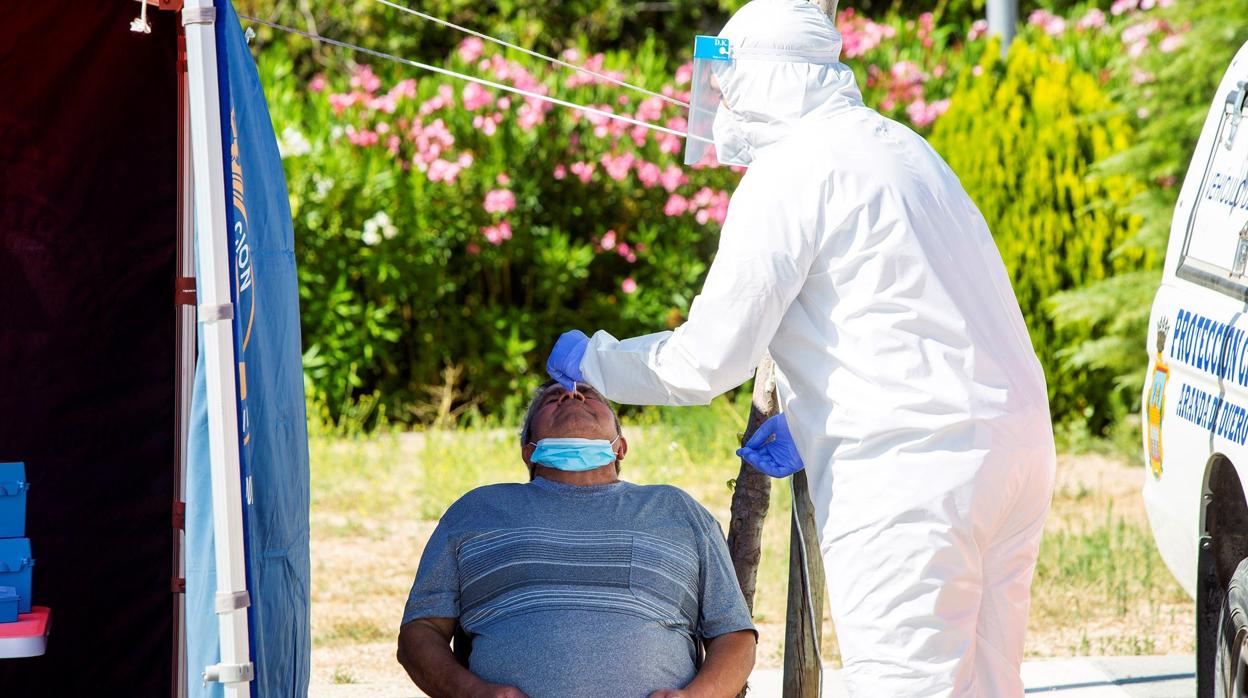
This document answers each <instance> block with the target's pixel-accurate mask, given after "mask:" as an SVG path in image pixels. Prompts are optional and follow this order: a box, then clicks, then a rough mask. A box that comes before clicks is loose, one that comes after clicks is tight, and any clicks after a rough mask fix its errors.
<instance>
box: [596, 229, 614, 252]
mask: <svg viewBox="0 0 1248 698" xmlns="http://www.w3.org/2000/svg"><path fill="white" fill-rule="evenodd" d="M614 247H615V231H614V230H608V231H607V232H605V233H603V234H602V240H600V241H599V242H598V249H599V250H600V251H604V250H610V249H613V248H614Z"/></svg>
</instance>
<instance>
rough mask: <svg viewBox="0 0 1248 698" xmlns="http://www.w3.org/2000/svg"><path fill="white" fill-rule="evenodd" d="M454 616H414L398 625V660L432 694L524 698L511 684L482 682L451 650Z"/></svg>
mask: <svg viewBox="0 0 1248 698" xmlns="http://www.w3.org/2000/svg"><path fill="white" fill-rule="evenodd" d="M454 633H455V619H454V618H417V619H416V620H413V621H409V622H408V623H405V624H404V625H403V627H402V628H400V629H399V652H398V659H399V664H402V665H403V668H404V669H405V670H406V671H407V675H408V676H410V677H412V682H413V683H415V684H416V685H417V686H419V687H420V689H421V690H422V691H424V692H425V693H427V694H429V695H430V696H433V698H526V696H525V695H524V693H522V692H521V691H520V689H518V688H515V687H514V686H500V685H498V684H492V683H486V682H485V681H482V680H481V679H479V678H477V677H476V676H475V675H474V674H473V673H472V672H471V671H468V670H467V669H465V668H464V667H462V666H460V664H459V662H458V661H456V659H455V655H454V654H453V653H452V652H451V645H450V642H451V636H452V635H453V634H454Z"/></svg>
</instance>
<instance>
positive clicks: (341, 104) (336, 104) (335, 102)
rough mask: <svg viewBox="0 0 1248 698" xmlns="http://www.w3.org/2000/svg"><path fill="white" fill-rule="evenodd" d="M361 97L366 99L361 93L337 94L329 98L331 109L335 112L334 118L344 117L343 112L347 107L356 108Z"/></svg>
mask: <svg viewBox="0 0 1248 698" xmlns="http://www.w3.org/2000/svg"><path fill="white" fill-rule="evenodd" d="M361 97H366V95H363V94H362V93H359V92H348V93H337V94H331V95H330V96H329V108H330V109H332V110H333V111H334V116H342V112H343V111H345V110H346V109H347V107H352V106H355V104H356V103H357V102H359V101H360V98H361Z"/></svg>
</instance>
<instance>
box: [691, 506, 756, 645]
mask: <svg viewBox="0 0 1248 698" xmlns="http://www.w3.org/2000/svg"><path fill="white" fill-rule="evenodd" d="M693 507H694V512H693V514H694V516H695V518H696V519H697V521H698V526H699V528H700V529H701V534H702V546H701V577H702V579H701V590H700V592H701V598H700V599H699V601H700V604H699V605H700V607H701V613H700V614H699V618H698V634H700V635H701V636H702V637H703V638H706V639H710V638H713V637H719V636H720V635H724V634H727V633H732V632H737V631H739V630H750V631H752V632H753V633H754V636H755V637H758V631H757V630H755V629H754V623H753V621H752V619H751V618H750V610H749V608H747V607H746V605H745V596H743V595H742V594H741V585H740V584H738V583H737V573H736V571H735V570H734V569H733V567H732V557H731V556H729V554H728V543H727V541H726V540H725V539H724V531H723V529H722V528H720V526H719V522H718V521H716V520H715V517H713V516H711V514H710V512H708V511H706V510H705V509H703V508H702V507H701V506H700V505H698V504H696V503H695V504H693Z"/></svg>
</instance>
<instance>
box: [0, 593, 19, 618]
mask: <svg viewBox="0 0 1248 698" xmlns="http://www.w3.org/2000/svg"><path fill="white" fill-rule="evenodd" d="M21 599H22V597H21V596H18V594H17V589H14V588H13V587H0V623H16V622H17V606H18V603H19V602H20V601H21Z"/></svg>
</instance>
